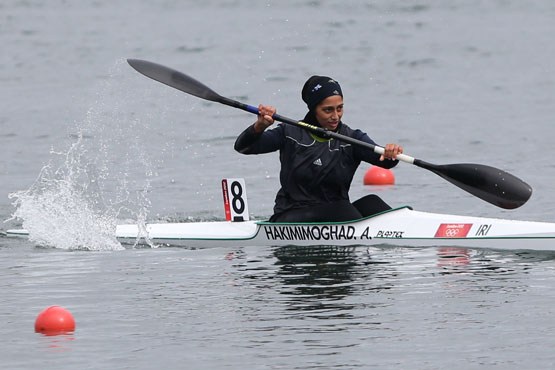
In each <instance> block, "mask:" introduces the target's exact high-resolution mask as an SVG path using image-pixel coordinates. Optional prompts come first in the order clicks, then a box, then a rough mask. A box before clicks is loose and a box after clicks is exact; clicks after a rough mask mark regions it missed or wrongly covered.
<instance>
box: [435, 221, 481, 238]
mask: <svg viewBox="0 0 555 370" xmlns="http://www.w3.org/2000/svg"><path fill="white" fill-rule="evenodd" d="M471 228H472V224H441V225H439V227H438V229H437V231H436V234H435V235H434V238H466V235H467V234H468V232H469V231H470V229H471Z"/></svg>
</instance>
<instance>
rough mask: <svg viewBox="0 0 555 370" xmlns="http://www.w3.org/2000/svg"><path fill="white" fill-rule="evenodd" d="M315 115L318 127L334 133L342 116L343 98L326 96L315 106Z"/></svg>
mask: <svg viewBox="0 0 555 370" xmlns="http://www.w3.org/2000/svg"><path fill="white" fill-rule="evenodd" d="M315 113H316V119H317V120H318V123H319V124H320V126H322V127H323V128H325V129H328V130H330V131H335V129H337V125H339V121H341V117H342V116H343V97H342V96H341V95H334V96H328V97H327V98H325V99H324V100H322V101H321V102H320V104H318V105H317V106H316V109H315Z"/></svg>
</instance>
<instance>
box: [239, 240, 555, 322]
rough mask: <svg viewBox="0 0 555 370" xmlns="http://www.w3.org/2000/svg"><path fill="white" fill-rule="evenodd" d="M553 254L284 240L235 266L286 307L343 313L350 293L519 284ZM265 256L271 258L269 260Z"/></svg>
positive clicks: (494, 288)
mask: <svg viewBox="0 0 555 370" xmlns="http://www.w3.org/2000/svg"><path fill="white" fill-rule="evenodd" d="M239 256H240V255H239V254H237V253H236V254H235V255H234V257H239ZM242 257H243V258H244V257H245V256H244V255H243V256H242ZM554 258H555V254H548V255H546V254H537V253H529V252H526V253H514V252H503V251H489V250H475V249H467V248H453V247H438V248H422V249H419V248H392V247H371V248H366V247H364V248H362V247H341V246H311V247H299V246H287V247H279V248H274V249H272V251H271V255H268V256H267V259H263V260H256V261H254V260H248V258H247V261H246V263H244V264H242V265H241V268H240V269H241V270H242V272H243V273H244V275H243V277H244V278H245V277H247V276H248V279H249V282H250V283H254V284H261V282H262V281H264V286H267V283H269V281H271V283H272V286H273V287H274V289H276V290H277V291H278V292H279V294H280V295H281V297H282V298H284V299H283V300H282V302H286V303H287V305H288V307H287V309H288V310H299V311H304V312H307V311H315V310H317V311H323V310H327V312H328V313H331V312H332V311H336V312H335V314H339V313H342V314H344V313H345V311H346V310H351V309H353V308H355V307H356V303H353V302H354V301H353V297H358V296H361V295H367V294H371V293H386V294H392V295H395V294H399V293H401V294H405V293H407V294H416V293H422V292H428V291H430V290H435V289H443V288H445V283H446V282H447V283H448V285H449V287H450V288H449V289H452V288H453V287H455V286H457V285H459V284H460V286H461V287H464V289H469V290H478V291H499V290H500V289H501V290H506V289H510V287H511V286H512V287H516V289H518V290H523V289H524V290H525V289H527V288H526V287H524V286H522V284H520V283H519V284H514V282H513V281H512V280H514V279H518V278H519V277H520V276H522V274H527V273H528V272H529V270H530V269H531V268H533V266H535V265H537V263H538V262H541V261H551V260H553V259H554ZM270 260H273V261H274V262H273V264H272V265H270V266H269V265H268V262H269V261H270ZM376 297H377V295H376ZM380 302H381V303H380ZM383 303H384V298H383V297H380V298H379V299H377V300H376V301H375V302H374V303H373V304H376V305H383ZM373 304H371V305H373ZM337 311H342V312H337Z"/></svg>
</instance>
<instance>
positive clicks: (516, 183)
mask: <svg viewBox="0 0 555 370" xmlns="http://www.w3.org/2000/svg"><path fill="white" fill-rule="evenodd" d="M414 164H415V165H417V166H419V167H422V168H426V169H428V170H430V171H432V172H434V173H436V174H437V175H439V176H441V177H443V178H444V179H445V180H447V181H449V182H450V183H452V184H454V185H456V186H458V187H459V188H461V189H463V190H466V191H467V192H469V193H470V194H473V195H475V196H477V197H478V198H480V199H483V200H485V201H486V202H489V203H491V204H494V205H496V206H498V207H501V208H504V209H515V208H518V207H520V206H522V205H523V204H524V203H526V202H527V201H528V199H530V196H531V195H532V188H531V187H530V185H528V184H527V183H525V182H524V181H522V180H521V179H519V178H518V177H516V176H514V175H511V174H510V173H508V172H505V171H503V170H500V169H498V168H495V167H490V166H485V165H482V164H474V163H458V164H446V165H434V164H430V163H427V162H424V161H421V160H416V161H415V163H414Z"/></svg>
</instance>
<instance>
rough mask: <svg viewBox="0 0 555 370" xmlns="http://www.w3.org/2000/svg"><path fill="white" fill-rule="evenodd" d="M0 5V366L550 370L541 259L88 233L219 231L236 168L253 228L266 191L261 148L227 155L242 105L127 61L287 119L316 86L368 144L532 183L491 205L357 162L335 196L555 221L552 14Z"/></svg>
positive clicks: (547, 272) (543, 4)
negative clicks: (503, 203) (26, 235)
mask: <svg viewBox="0 0 555 370" xmlns="http://www.w3.org/2000/svg"><path fill="white" fill-rule="evenodd" d="M0 14H1V15H0V17H1V18H0V19H1V22H0V40H1V42H2V45H3V52H2V53H1V54H0V81H1V85H0V86H1V89H0V94H1V99H0V101H1V104H2V109H0V125H1V127H2V132H1V133H0V143H1V145H0V147H1V148H2V149H1V150H2V156H1V157H0V158H1V159H0V174H1V178H2V181H1V182H0V216H1V218H2V220H8V221H6V222H4V223H3V225H2V226H1V227H0V228H2V229H4V230H6V229H9V228H13V227H21V226H22V224H25V223H27V224H26V225H25V226H29V225H31V226H32V227H34V230H35V232H34V233H33V234H34V236H35V239H34V240H32V241H27V240H19V239H7V238H0V253H1V254H2V258H0V261H1V262H0V267H1V268H0V274H1V275H0V284H1V288H2V292H3V300H2V303H1V304H0V315H1V316H2V318H3V320H2V322H3V324H1V325H0V328H1V329H2V333H3V334H4V338H5V341H4V345H3V347H2V349H1V350H0V356H1V358H2V364H3V366H4V367H6V368H18V369H34V368H39V367H40V368H56V369H64V368H68V369H69V368H76V367H79V368H111V369H120V368H121V369H124V368H145V369H147V368H152V367H161V368H182V367H188V368H207V369H222V368H229V369H232V368H245V367H249V368H257V369H275V368H286V369H291V368H299V369H301V368H302V369H307V368H349V369H351V368H379V369H383V368H398V369H405V368H418V369H440V368H454V369H468V368H503V369H521V368H534V369H548V368H553V367H554V363H555V356H554V355H553V354H552V347H553V345H554V344H555V341H554V340H553V338H552V333H553V331H554V327H555V320H553V318H552V317H553V308H552V307H553V302H554V299H553V298H554V297H553V295H554V294H553V291H552V286H553V285H554V281H555V273H554V268H555V262H554V259H553V256H552V255H551V254H546V253H513V252H494V251H489V250H481V251H477V250H465V249H463V250H454V251H452V250H443V249H439V248H438V249H403V248H387V247H383V248H371V249H366V248H358V249H356V250H355V251H351V252H345V253H339V254H338V253H337V251H331V252H330V251H328V250H325V249H324V250H318V251H317V252H319V253H320V254H321V255H320V256H317V255H314V254H313V255H309V256H304V257H303V255H304V253H303V252H302V251H297V253H296V254H294V255H292V256H291V255H290V254H287V253H286V254H284V252H283V251H281V250H274V249H272V248H246V247H243V246H240V245H238V246H237V248H235V249H234V250H224V249H220V248H214V249H207V250H186V249H180V248H131V247H129V246H127V247H126V248H122V247H121V246H120V245H119V244H118V243H117V242H115V241H114V240H113V239H111V238H110V230H111V228H112V227H113V225H114V224H115V223H117V222H123V221H134V222H135V221H137V220H139V221H141V220H150V221H151V220H162V221H168V220H169V221H175V220H180V221H182V220H213V219H223V217H224V214H223V207H222V201H221V191H220V188H219V186H220V180H221V178H223V177H243V178H245V180H246V183H247V186H248V194H249V209H250V211H251V216H252V217H260V218H263V217H268V216H269V215H270V214H271V208H272V206H273V198H274V195H275V192H276V191H277V187H278V171H279V167H278V160H277V155H275V154H270V155H265V156H258V157H256V158H254V157H248V156H241V155H238V154H236V153H235V152H234V151H233V148H232V145H233V141H234V139H235V137H236V135H237V134H238V133H239V132H241V130H242V129H243V128H244V127H246V125H248V124H249V123H250V122H252V121H253V120H254V117H253V116H250V115H249V114H248V113H245V112H242V111H237V110H234V109H232V108H229V107H225V106H220V105H217V104H212V103H207V102H204V101H202V100H200V99H197V98H194V97H191V96H187V95H186V94H183V93H180V92H178V91H176V90H173V89H171V88H169V87H166V86H164V85H161V84H158V83H156V82H154V81H151V80H149V79H147V78H145V77H143V76H141V75H139V74H138V73H136V72H135V71H134V70H132V69H131V68H130V67H128V66H127V65H126V63H125V58H142V59H147V60H151V61H155V62H159V63H162V64H165V65H168V66H171V67H173V68H176V69H179V70H181V71H183V72H185V73H188V74H190V75H192V76H193V77H195V78H197V79H199V80H200V81H202V82H204V83H205V84H207V85H208V86H210V87H211V88H213V89H214V90H216V91H217V92H219V93H220V94H222V95H224V96H228V97H232V98H235V99H237V100H241V101H243V102H246V103H249V104H257V103H259V102H267V103H271V104H273V105H275V106H277V107H278V111H279V113H281V114H283V115H285V116H287V117H292V118H300V117H302V116H303V115H304V109H305V108H304V105H303V104H302V102H301V100H300V88H301V86H302V83H304V81H305V80H306V78H308V77H309V76H310V75H312V74H327V75H330V76H333V77H334V78H336V79H337V80H339V81H340V83H341V85H342V88H343V91H344V92H345V98H346V114H345V116H344V120H345V121H346V122H347V123H349V124H351V125H352V126H354V127H359V128H361V129H364V130H365V131H367V132H368V133H369V134H370V136H371V137H373V138H374V139H375V140H376V141H378V142H379V143H386V142H400V143H402V144H403V145H404V146H405V150H406V153H407V154H409V155H413V156H415V157H417V158H421V159H424V160H427V161H430V162H433V163H460V162H476V163H483V164H489V165H492V166H495V167H499V168H503V169H505V170H507V171H509V172H511V173H514V174H515V175H517V176H519V177H521V178H523V179H525V180H526V181H527V182H528V183H530V185H531V186H532V187H533V188H534V194H533V196H532V198H531V200H530V201H529V202H528V203H527V204H526V205H524V206H523V207H521V208H519V209H517V210H514V211H504V210H500V209H498V208H496V207H493V206H491V205H489V204H487V203H484V202H483V201H480V200H478V199H475V198H473V197H472V196H469V195H467V194H466V193H464V192H463V191H461V190H459V189H457V188H456V187H454V186H452V185H450V184H448V183H446V182H445V181H444V180H442V179H440V178H439V177H437V176H436V175H434V174H431V173H429V172H427V171H425V170H422V169H419V168H416V167H414V166H409V165H404V164H401V165H399V166H398V167H397V168H396V169H395V175H396V179H397V181H396V185H395V186H393V187H385V188H368V187H363V186H362V185H361V183H362V177H363V174H364V171H365V170H366V169H367V167H365V166H361V169H360V171H359V173H358V174H357V175H356V176H355V180H354V184H353V187H352V191H351V195H352V197H353V198H357V197H359V196H362V195H364V194H367V193H369V192H377V193H378V194H379V195H380V196H381V197H383V198H384V199H385V200H386V201H387V202H389V203H390V204H394V205H404V204H409V205H411V206H413V207H414V208H415V209H418V210H426V211H433V212H449V213H459V214H469V215H481V216H491V217H504V218H515V219H530V220H539V221H554V220H553V209H554V208H555V207H554V204H555V201H554V198H553V197H552V192H553V185H552V181H551V179H553V177H554V175H555V166H554V165H553V163H552V161H551V160H550V156H549V150H550V148H551V147H552V145H551V138H552V136H553V128H552V122H551V121H552V120H553V117H554V116H555V108H554V107H555V101H554V99H555V78H554V76H555V74H554V73H553V72H554V71H553V66H552V62H551V61H552V60H553V57H554V56H555V44H553V42H552V41H551V38H552V36H551V35H553V33H554V31H555V22H553V20H554V18H555V6H554V5H553V4H552V2H550V1H547V0H542V1H540V0H538V1H531V2H527V3H526V4H521V3H520V2H518V1H490V2H480V1H471V2H468V1H464V2H463V1H451V2H448V3H445V2H440V1H434V0H425V1H423V2H419V3H413V4H406V2H402V1H376V2H354V1H353V2H345V1H343V2H341V1H326V2H324V1H311V2H308V1H290V2H280V3H278V2H258V3H254V4H253V3H252V2H248V1H244V0H235V1H225V2H220V1H186V2H177V1H150V2H146V1H144V2H135V3H134V4H133V5H132V6H131V5H123V4H119V3H117V2H104V1H91V2H79V3H78V4H77V3H75V4H73V3H67V2H61V1H60V2H43V1H10V0H8V1H4V2H2V4H1V5H0ZM209 20H210V21H209ZM10 193H16V194H18V197H15V198H13V197H12V198H9V197H8V195H9V194H10ZM1 194H3V195H1ZM17 199H23V200H24V203H23V204H24V205H25V206H24V207H21V205H20V207H19V208H17V207H15V206H14V205H13V204H12V203H13V202H14V201H16V200H17ZM18 212H19V215H20V216H24V219H23V220H22V219H21V218H18V219H11V217H12V215H13V214H14V213H18ZM43 244H44V245H47V246H38V245H43ZM85 250H86V251H85ZM315 253H316V252H315ZM322 255H323V256H322ZM54 304H57V305H62V306H64V307H66V308H68V309H69V310H70V311H71V312H72V313H73V314H74V316H75V319H76V323H77V330H76V332H75V333H73V334H71V335H68V336H56V337H46V336H42V335H39V334H36V333H34V332H33V324H34V319H35V318H36V315H37V314H38V313H39V312H40V311H41V310H42V309H44V308H45V307H47V306H50V305H54ZM29 354H31V355H29Z"/></svg>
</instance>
